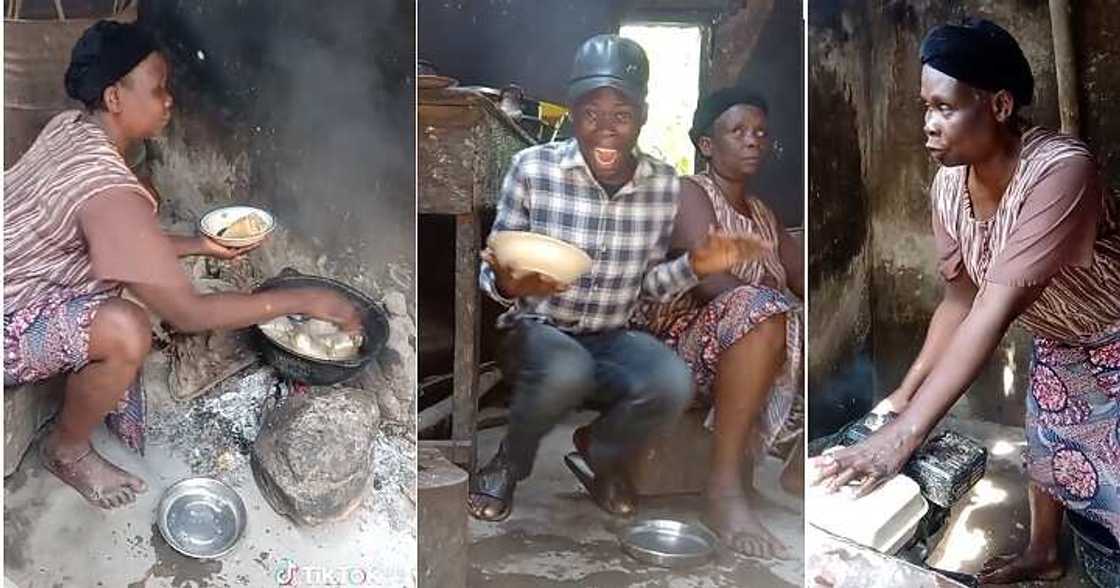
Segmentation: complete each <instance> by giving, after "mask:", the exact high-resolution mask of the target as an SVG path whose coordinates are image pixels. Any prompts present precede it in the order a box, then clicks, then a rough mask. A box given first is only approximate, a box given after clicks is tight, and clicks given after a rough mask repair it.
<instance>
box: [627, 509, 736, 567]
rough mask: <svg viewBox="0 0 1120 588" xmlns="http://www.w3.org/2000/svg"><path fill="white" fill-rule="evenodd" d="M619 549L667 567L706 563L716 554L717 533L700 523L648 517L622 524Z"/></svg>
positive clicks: (656, 564) (639, 558)
mask: <svg viewBox="0 0 1120 588" xmlns="http://www.w3.org/2000/svg"><path fill="white" fill-rule="evenodd" d="M618 538H619V541H621V542H622V549H623V550H624V551H625V552H626V553H628V554H630V555H631V556H633V557H634V558H635V559H637V560H639V561H643V562H645V563H648V564H653V565H655V566H661V567H666V568H683V567H691V566H698V565H701V564H703V563H706V562H707V561H708V560H710V559H711V558H712V556H713V555H715V552H716V536H715V533H712V532H711V531H710V530H708V528H707V527H705V526H704V525H701V524H699V523H685V522H681V521H674V520H670V519H649V520H645V521H638V522H636V523H633V524H631V525H628V526H626V527H624V528H623V529H622V530H621V531H620V532H619V535H618Z"/></svg>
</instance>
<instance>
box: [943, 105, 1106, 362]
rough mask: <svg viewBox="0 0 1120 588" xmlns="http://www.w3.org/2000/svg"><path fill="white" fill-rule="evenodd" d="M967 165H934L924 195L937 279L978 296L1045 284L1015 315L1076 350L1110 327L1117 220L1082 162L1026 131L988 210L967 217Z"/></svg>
mask: <svg viewBox="0 0 1120 588" xmlns="http://www.w3.org/2000/svg"><path fill="white" fill-rule="evenodd" d="M967 186H968V166H958V167H942V168H941V169H940V170H938V172H937V175H936V176H935V177H934V180H933V184H932V186H931V187H930V198H931V204H932V210H933V232H934V237H935V240H936V242H937V249H938V253H939V256H940V264H939V269H940V272H941V274H942V276H943V277H944V278H945V279H946V280H953V279H955V278H956V277H957V276H958V275H959V274H960V273H961V272H962V271H963V272H965V273H966V274H967V275H968V276H969V277H970V278H971V279H972V281H973V282H975V283H976V284H977V285H978V287H980V288H981V289H983V288H984V284H986V283H988V282H991V283H995V284H1003V285H1008V286H1030V285H1039V284H1046V287H1045V289H1044V290H1043V292H1042V294H1041V296H1040V297H1039V298H1038V300H1036V301H1035V303H1034V304H1033V305H1031V307H1030V308H1028V309H1027V310H1026V311H1025V312H1024V313H1023V314H1022V315H1020V317H1019V322H1020V324H1022V325H1023V326H1024V327H1026V328H1027V329H1028V330H1030V331H1031V332H1033V333H1035V334H1036V335H1039V336H1043V337H1047V338H1052V339H1056V340H1060V341H1066V342H1069V343H1083V342H1088V341H1091V340H1093V339H1094V337H1095V336H1099V335H1100V334H1101V333H1104V332H1106V331H1108V330H1109V329H1111V328H1113V327H1115V326H1116V325H1118V324H1120V214H1118V210H1117V200H1116V198H1115V197H1114V196H1113V195H1111V194H1110V193H1109V192H1108V191H1107V190H1104V189H1102V187H1101V182H1100V178H1099V177H1098V174H1097V169H1096V165H1095V163H1094V162H1093V158H1092V155H1091V154H1090V153H1089V150H1088V148H1087V147H1086V146H1085V144H1084V143H1082V142H1080V141H1078V140H1077V139H1075V138H1073V137H1070V136H1068V135H1062V134H1060V133H1056V132H1054V131H1049V130H1045V129H1041V128H1038V127H1036V128H1032V129H1030V130H1029V131H1027V132H1026V133H1025V134H1024V135H1023V138H1022V147H1021V151H1020V155H1019V164H1018V168H1017V169H1016V170H1015V173H1014V175H1013V176H1012V178H1011V181H1010V182H1009V183H1008V186H1007V191H1006V192H1005V193H1004V196H1003V198H1002V199H1001V200H1000V203H999V207H998V208H997V210H996V212H995V213H994V214H993V215H992V216H991V217H989V218H987V219H977V218H976V216H975V215H974V214H973V210H972V201H971V198H970V197H969V194H968V187H967Z"/></svg>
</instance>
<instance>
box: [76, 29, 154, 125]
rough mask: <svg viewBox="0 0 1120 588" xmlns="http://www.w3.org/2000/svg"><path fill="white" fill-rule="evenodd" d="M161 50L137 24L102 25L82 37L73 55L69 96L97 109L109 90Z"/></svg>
mask: <svg viewBox="0 0 1120 588" xmlns="http://www.w3.org/2000/svg"><path fill="white" fill-rule="evenodd" d="M157 50H158V46H157V45H156V41H155V39H154V38H153V37H152V36H151V35H150V34H148V33H147V32H146V31H144V30H143V29H141V28H140V27H138V26H137V25H135V24H133V23H122V22H116V21H111V20H102V21H98V22H96V23H94V24H93V26H91V27H89V28H88V29H86V31H85V32H84V33H82V36H81V38H79V39H78V42H77V43H75V44H74V48H73V49H72V50H71V51H70V66H69V67H67V68H66V76H65V84H66V94H67V95H68V96H70V97H71V98H73V99H75V100H78V101H80V102H82V103H83V104H85V105H86V106H87V107H94V106H97V105H98V104H99V103H100V102H101V95H102V92H104V91H105V88H107V87H109V86H111V85H113V84H115V83H117V81H118V80H120V79H121V78H123V77H124V76H126V75H128V72H130V71H132V68H134V67H136V65H137V64H138V63H140V62H141V61H143V60H144V58H145V57H147V56H148V55H149V54H151V53H152V52H153V51H157Z"/></svg>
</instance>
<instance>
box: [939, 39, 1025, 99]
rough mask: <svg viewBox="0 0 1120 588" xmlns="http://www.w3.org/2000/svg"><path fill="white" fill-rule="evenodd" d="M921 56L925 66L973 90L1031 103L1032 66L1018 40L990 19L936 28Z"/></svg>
mask: <svg viewBox="0 0 1120 588" xmlns="http://www.w3.org/2000/svg"><path fill="white" fill-rule="evenodd" d="M920 55H921V59H922V64H923V65H928V66H930V67H932V68H933V69H936V70H937V71H940V72H941V73H944V74H946V75H949V76H952V77H954V78H956V79H957V80H960V81H962V82H964V83H966V84H968V85H970V86H972V87H974V88H979V89H981V90H987V91H989V92H998V91H1000V90H1007V91H1008V92H1010V93H1011V95H1012V96H1014V97H1015V106H1026V105H1028V104H1030V103H1031V99H1032V98H1033V94H1034V76H1033V75H1032V74H1031V65H1030V63H1028V62H1027V58H1026V56H1024V55H1023V49H1022V48H1021V47H1019V43H1018V42H1016V41H1015V37H1012V36H1011V33H1008V32H1007V31H1006V30H1004V29H1003V27H1001V26H999V25H997V24H996V23H994V22H992V21H990V20H984V19H979V18H966V19H965V20H964V22H962V23H961V24H959V25H954V24H944V25H940V26H937V27H934V28H933V29H931V30H930V31H929V33H927V34H926V38H925V40H923V41H922V47H921V49H920Z"/></svg>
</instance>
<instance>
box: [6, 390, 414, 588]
mask: <svg viewBox="0 0 1120 588" xmlns="http://www.w3.org/2000/svg"><path fill="white" fill-rule="evenodd" d="M159 396H160V395H159V393H158V392H157V393H155V394H153V393H152V391H151V390H149V415H151V414H152V411H154V410H174V409H175V407H176V405H175V404H174V403H173V401H171V400H170V399H169V398H160V397H159ZM179 406H181V405H179ZM94 445H95V446H96V447H97V449H98V450H99V451H101V452H102V454H104V455H105V456H106V457H107V458H108V459H110V460H111V461H113V462H115V463H117V464H119V465H121V466H122V467H124V468H126V469H128V470H130V471H132V472H134V473H137V474H139V475H141V476H143V477H144V479H145V480H147V482H148V484H149V486H150V490H149V491H148V492H147V493H146V494H144V495H143V496H141V497H140V498H139V500H138V501H137V502H136V503H135V504H133V505H131V506H129V507H127V508H124V509H121V510H116V511H110V512H106V511H102V510H99V509H96V508H94V507H91V506H89V505H88V504H87V503H86V502H85V501H84V500H83V499H82V498H81V497H80V496H79V495H78V494H77V493H76V492H74V491H73V490H72V489H70V488H69V487H68V486H66V485H64V484H63V483H62V482H61V481H59V480H58V479H56V478H55V477H54V476H52V475H51V474H50V473H48V472H46V471H45V470H44V469H43V467H42V465H41V464H40V463H39V460H38V459H37V458H36V457H35V452H34V448H33V450H32V451H31V452H29V453H28V456H27V457H26V458H25V459H24V462H23V464H22V465H21V466H20V469H19V471H17V472H16V473H15V474H13V475H12V476H10V477H9V478H7V479H6V480H5V481H4V556H5V557H4V575H5V582H6V586H9V585H12V586H18V587H19V588H84V587H101V586H104V587H112V588H118V587H123V586H128V587H129V588H141V587H174V588H192V587H193V588H202V587H204V586H205V587H221V586H251V587H254V588H256V587H261V586H276V585H278V581H277V580H278V578H280V579H285V578H287V577H293V568H292V565H293V564H294V565H295V566H298V568H299V569H298V571H295V573H294V579H295V580H297V581H296V582H295V583H293V584H291V585H301V586H307V585H328V583H327V581H328V580H329V579H330V578H332V577H333V578H335V579H337V580H338V581H340V582H342V584H341V585H347V584H346V583H345V582H346V581H347V580H350V581H351V583H350V584H349V585H370V586H373V585H376V586H389V587H412V586H415V585H416V520H415V510H416V506H415V502H414V497H415V493H414V492H415V491H414V485H415V451H416V446H415V444H414V443H412V442H409V441H407V440H404V439H401V438H397V437H385V436H381V437H379V439H378V445H377V449H376V451H377V453H376V457H375V460H376V464H375V470H374V482H373V483H372V484H371V485H370V487H369V490H368V495H367V496H366V497H365V499H364V500H363V502H362V503H361V505H360V506H359V508H358V509H357V511H356V512H355V513H354V514H352V515H351V516H350V517H349V518H348V519H346V520H344V521H341V522H338V523H334V524H326V525H323V526H320V527H317V528H308V529H305V528H299V527H296V526H294V525H293V524H292V523H291V522H289V521H288V519H286V518H284V517H281V516H280V515H278V514H276V513H275V511H273V510H272V508H271V507H270V506H269V505H268V503H267V502H265V500H264V498H263V497H262V496H261V494H260V492H259V491H258V489H257V486H256V484H255V483H254V482H253V481H252V480H253V478H252V474H251V473H249V472H248V471H244V472H235V473H237V474H240V475H237V476H233V477H234V478H240V479H241V480H244V481H243V482H241V483H239V484H237V485H236V486H235V487H236V488H237V490H238V492H239V493H240V495H241V497H242V499H243V500H244V501H245V505H246V508H247V511H248V515H249V518H248V526H247V528H246V531H245V535H244V536H243V537H242V538H241V541H240V542H239V543H238V545H237V546H236V547H235V549H234V551H233V552H232V553H230V554H229V555H226V556H225V557H223V558H222V559H220V560H214V561H201V560H194V559H191V558H188V557H185V556H182V555H180V554H178V553H177V552H175V551H173V550H172V549H171V547H170V546H169V545H168V544H167V543H166V542H165V541H164V540H163V538H162V537H161V536H160V534H159V531H158V529H157V528H156V526H155V510H156V506H157V504H158V502H159V498H160V495H161V493H162V491H163V490H164V489H166V488H167V487H169V486H170V485H171V484H173V483H174V482H176V481H177V480H179V479H181V478H184V477H187V476H189V475H190V468H189V466H188V465H187V462H185V461H184V460H183V459H182V458H181V457H180V456H179V455H178V454H176V453H173V452H171V451H170V450H169V448H168V447H166V446H161V445H149V446H148V450H147V455H146V456H145V457H140V456H139V455H136V454H134V453H132V452H130V451H129V450H127V449H126V448H125V447H124V446H123V445H122V444H120V442H119V441H117V439H116V438H115V437H113V436H112V435H111V434H110V433H109V432H108V431H107V430H105V428H104V427H99V429H98V430H97V431H96V432H95V435H94ZM243 467H244V468H245V470H248V466H247V465H245V466H243ZM363 576H364V577H366V578H367V579H366V580H365V582H364V583H362V582H360V580H361V578H362V577H363ZM338 581H336V582H335V583H334V584H330V585H340V584H339V583H338Z"/></svg>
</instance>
